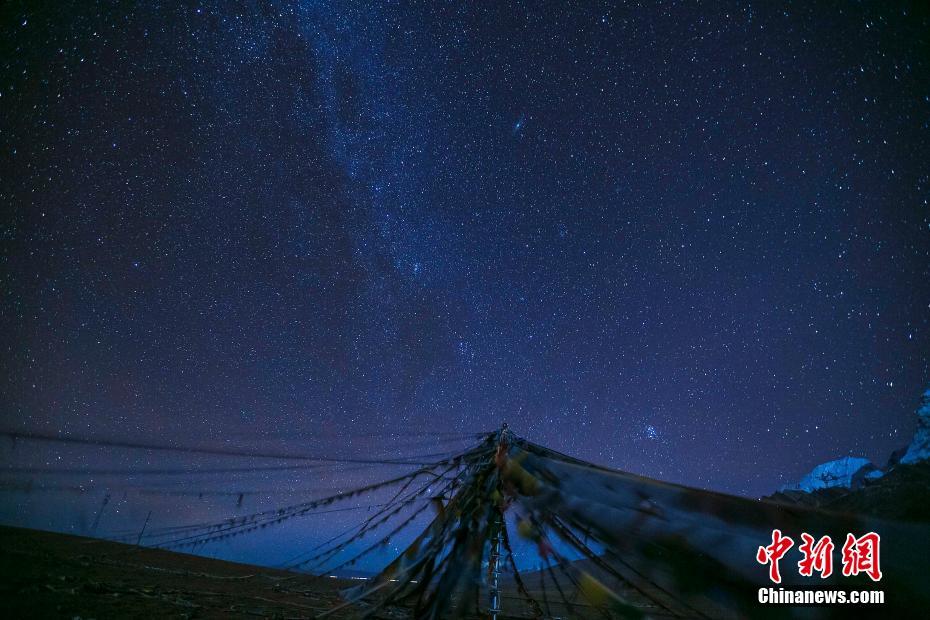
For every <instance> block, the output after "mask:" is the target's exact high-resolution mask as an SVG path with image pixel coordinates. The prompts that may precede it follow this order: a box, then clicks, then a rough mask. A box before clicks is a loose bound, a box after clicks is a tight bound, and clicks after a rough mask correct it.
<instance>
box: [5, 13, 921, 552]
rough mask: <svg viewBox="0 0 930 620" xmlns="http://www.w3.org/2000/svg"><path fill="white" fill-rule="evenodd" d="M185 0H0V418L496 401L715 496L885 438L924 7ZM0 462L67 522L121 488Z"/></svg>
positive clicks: (914, 181) (279, 440)
mask: <svg viewBox="0 0 930 620" xmlns="http://www.w3.org/2000/svg"><path fill="white" fill-rule="evenodd" d="M182 4H184V6H183V7H180V8H179V7H175V6H173V5H174V3H166V4H161V3H138V4H136V3H126V2H114V3H109V2H73V3H66V2H61V3H58V2H55V3H44V4H40V3H15V2H14V3H6V4H5V5H4V7H3V9H0V11H2V22H0V50H2V52H0V111H2V112H0V146H2V150H0V203H2V205H3V209H2V211H3V214H4V215H3V217H2V221H0V224H2V228H0V233H2V242H0V248H2V249H0V252H2V254H0V277H2V291H3V293H2V298H0V304H2V306H0V308H2V316H0V347H2V349H0V350H2V359H0V399H2V402H0V405H2V409H0V416H2V417H0V423H2V424H0V426H2V428H3V429H4V430H11V429H12V430H17V431H31V432H37V433H48V434H60V435H75V436H82V437H96V438H108V439H111V440H125V441H133V440H141V439H144V440H145V441H149V442H159V443H162V444H165V445H191V444H196V445H201V446H215V445H236V446H250V447H251V448H253V449H259V448H261V449H280V448H282V447H287V448H288V449H294V448H295V447H300V446H303V447H304V448H306V449H307V450H309V451H311V452H313V451H315V453H318V454H323V453H325V454H327V455H334V456H352V455H358V454H373V455H374V454H377V455H382V456H385V457H399V456H404V455H408V454H415V453H417V452H430V451H432V452H437V451H442V450H445V449H448V448H449V445H448V444H444V445H439V441H438V440H434V439H431V437H434V435H430V433H450V434H451V433H462V434H465V433H475V432H480V431H486V430H492V429H494V428H497V427H499V426H500V424H501V423H502V422H505V421H506V422H508V423H509V424H510V426H511V427H512V428H513V429H514V430H515V431H516V432H517V433H518V434H520V435H523V436H526V437H528V438H530V439H532V440H534V441H536V442H538V443H541V444H544V445H547V446H550V447H552V448H555V449H557V450H560V451H563V452H566V453H569V454H572V455H574V456H578V457H580V458H583V459H586V460H590V461H594V462H597V463H600V464H604V465H608V466H611V467H616V468H620V469H624V470H628V471H632V472H635V473H640V474H645V475H649V476H653V477H657V478H661V479H664V480H670V481H674V482H681V483H685V484H690V485H696V486H700V487H704V488H713V489H717V490H722V491H727V492H732V493H738V494H745V495H750V496H759V495H762V494H767V493H770V492H772V491H774V490H775V489H776V488H778V487H779V486H780V485H782V484H785V483H788V482H794V481H797V480H798V479H800V478H801V477H802V476H803V475H804V473H806V472H807V471H809V470H810V469H811V468H812V467H813V466H814V465H816V464H817V463H820V462H822V461H825V460H828V459H831V458H836V457H838V456H842V455H847V454H852V455H857V456H858V455H861V456H865V457H867V458H870V459H873V460H874V461H875V462H876V463H879V464H882V463H884V462H885V460H886V459H887V457H888V455H889V454H890V453H891V451H892V450H894V449H897V448H899V447H901V446H903V445H906V444H907V442H908V441H909V439H910V436H911V434H912V433H913V430H914V427H915V423H916V421H915V417H914V413H913V412H914V409H915V408H916V406H917V402H918V399H919V395H920V394H921V393H922V391H923V390H924V389H925V387H926V385H927V382H928V380H930V366H928V357H927V351H930V329H928V328H930V326H928V318H930V285H928V282H930V207H928V200H930V168H928V166H927V164H926V162H927V161H930V11H928V10H927V8H926V5H924V4H923V3H919V2H914V3H909V2H905V3H899V2H884V1H876V2H814V3H812V2H787V3H774V2H765V3H763V2H754V3H730V2H712V3H711V2H704V3H699V2H642V3H601V2H578V3H574V2H551V3H542V4H535V3H505V2H500V3H498V2H480V3H467V2H455V3H453V2H420V3H406V2H389V3H384V4H383V5H381V6H365V4H367V3H356V2H340V1H326V0H324V1H319V2H303V1H296V2H268V3H266V2H248V1H242V2H213V3H211V2H201V3H195V2H191V3H182ZM371 4H372V5H374V3H371ZM6 444H7V445H5V446H4V447H3V451H2V452H0V462H2V463H4V464H5V465H6V466H8V467H13V466H17V467H19V466H23V465H32V466H49V465H57V466H64V467H76V468H81V467H83V468H94V467H103V466H105V467H111V466H121V467H143V466H146V467H148V466H151V467H168V466H171V465H172V464H176V463H177V462H178V461H179V459H181V457H179V456H177V455H171V454H166V453H154V452H150V451H138V450H135V451H133V450H117V449H108V450H103V449H95V448H93V447H87V446H85V447H80V446H60V445H57V444H51V443H40V442H37V443H28V442H27V443H21V444H13V443H10V442H6ZM183 458H184V459H188V460H190V459H194V457H193V456H190V457H187V456H185V457H183ZM181 460H183V459H181ZM220 461H222V462H223V463H225V464H226V465H229V464H230V461H229V460H228V459H227V460H223V459H221V458H218V457H217V458H214V459H212V460H211V461H210V463H213V464H216V463H219V462H220ZM185 462H187V461H185ZM191 462H193V461H191ZM198 463H201V464H202V463H203V461H198ZM235 463H236V464H237V465H238V466H242V465H249V463H244V464H243V463H242V462H241V460H240V461H236V462H235ZM261 463H267V462H266V461H261ZM261 463H260V464H261ZM362 473H364V472H362ZM369 473H370V474H371V476H372V477H373V478H377V477H378V475H377V473H376V472H374V473H373V472H369ZM366 475H367V474H366ZM328 476H329V477H328V478H326V480H323V481H322V482H321V481H320V480H319V479H313V480H309V479H308V478H307V477H301V475H300V474H299V473H294V472H289V473H284V474H282V473H281V472H277V473H275V472H270V473H269V472H265V473H262V474H261V476H260V477H258V478H252V479H250V481H249V482H248V484H249V485H251V486H252V487H254V486H256V485H259V486H261V487H262V489H264V490H265V491H266V492H267V495H266V496H265V497H264V498H263V500H264V501H266V502H270V503H271V504H273V503H274V502H275V501H278V500H277V499H276V498H275V497H274V493H273V490H274V489H279V490H280V489H289V490H291V491H295V490H298V489H302V488H306V487H314V485H316V486H319V485H320V484H324V485H328V486H332V485H336V486H338V485H339V484H340V483H344V482H345V480H344V479H343V478H340V477H339V472H338V471H334V472H331V473H330V474H329V475H328ZM353 476H355V477H358V476H362V474H361V473H359V472H358V471H356V472H355V474H353ZM362 477H364V476H362ZM155 478H156V479H155V480H153V479H152V477H151V476H149V477H146V478H145V483H144V484H145V485H150V486H159V485H162V486H164V485H169V486H171V485H174V486H173V487H172V488H174V487H176V486H177V481H176V480H175V481H172V480H167V479H165V480H161V479H157V476H156V477H155ZM355 479H356V478H353V480H355ZM5 480H6V481H8V482H9V481H17V483H24V482H28V481H30V480H31V481H32V482H33V483H36V484H43V483H45V484H52V483H54V484H60V485H61V484H64V485H67V484H77V483H78V482H79V483H80V484H81V485H84V486H85V487H86V488H87V489H90V491H92V492H91V493H90V494H88V493H82V494H80V495H75V494H73V493H71V494H69V493H66V492H60V493H55V492H46V493H39V494H36V493H32V494H22V493H19V494H17V493H11V492H9V490H4V491H3V492H2V495H0V518H2V520H3V521H4V522H7V523H17V524H20V525H31V526H33V527H51V528H55V529H65V530H70V531H76V532H81V533H87V531H88V527H89V525H88V524H89V522H90V520H92V519H93V513H94V511H96V510H97V507H98V504H99V502H100V495H101V494H102V493H103V490H102V489H103V488H104V487H106V488H110V489H115V488H117V487H118V486H119V484H120V481H119V480H118V479H113V478H109V479H100V478H99V477H97V478H95V477H85V478H80V479H76V478H74V477H73V476H72V477H71V478H69V479H68V480H67V481H65V482H62V480H60V479H57V478H36V477H34V476H33V477H31V478H30V477H29V476H25V477H24V476H22V475H19V476H18V477H17V476H12V475H6V476H5ZM195 482H196V483H197V484H200V485H201V487H198V490H202V487H204V485H206V487H209V490H212V491H216V492H217V493H221V492H235V491H237V490H238V488H239V487H238V486H237V485H239V484H240V483H239V482H238V481H237V478H236V476H229V475H224V476H222V477H219V478H216V477H215V478H207V479H205V481H204V480H200V479H198V480H197V481H195ZM136 483H138V481H136ZM139 484H141V483H139ZM192 484H193V483H192ZM243 484H244V483H243ZM301 485H303V486H301ZM269 489H271V490H269ZM122 497H124V498H125V496H122ZM199 500H201V502H203V501H205V500H204V499H203V497H202V496H200V497H199ZM133 501H136V500H132V501H130V500H129V499H126V500H125V502H124V503H126V504H127V506H126V507H125V511H126V512H128V513H131V514H132V515H133V518H134V519H136V520H141V518H142V517H144V515H145V513H146V512H147V510H148V509H149V505H143V504H138V503H136V504H133ZM151 501H157V502H167V501H168V500H166V499H165V498H160V499H157V500H156V499H152V500H151ZM172 501H173V502H174V504H173V506H174V507H173V508H171V509H170V510H169V509H168V508H164V509H163V510H161V511H160V512H159V517H160V518H162V517H163V519H164V521H165V522H166V523H167V522H172V523H178V522H184V520H185V518H186V517H192V516H193V515H194V513H196V514H197V515H198V516H208V515H212V516H213V517H216V518H222V517H224V516H227V513H229V512H232V511H235V509H236V507H235V505H234V504H232V503H230V502H229V501H225V500H224V501H225V503H223V502H222V501H218V503H217V504H215V505H214V504H209V506H207V507H203V506H201V507H198V508H196V509H195V508H191V507H190V505H189V504H190V503H191V502H193V500H192V499H191V498H187V499H186V500H184V501H186V502H188V503H184V501H181V499H179V498H178V497H174V498H173V500H172ZM159 505H160V504H156V506H159ZM62 507H65V508H67V510H62ZM253 507H254V504H253ZM224 511H225V512H224ZM140 514H141V515H142V517H140V516H139V515H140ZM133 522H134V523H135V521H133ZM104 525H106V524H104ZM104 525H101V528H103V527H104ZM114 525H115V524H114ZM255 554H258V555H255ZM255 554H253V555H252V556H248V557H249V558H251V559H255V558H256V557H257V558H258V559H259V560H261V559H262V556H261V555H260V553H259V552H258V551H256V552H255ZM243 557H245V556H243Z"/></svg>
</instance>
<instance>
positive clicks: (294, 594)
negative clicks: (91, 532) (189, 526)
mask: <svg viewBox="0 0 930 620" xmlns="http://www.w3.org/2000/svg"><path fill="white" fill-rule="evenodd" d="M350 583H352V582H348V581H342V580H336V579H317V578H314V577H310V576H306V575H297V574H295V573H288V572H284V571H278V570H273V569H268V568H262V567H258V566H250V565H246V564H235V563H233V562H224V561H220V560H211V559H207V558H202V557H199V556H193V555H186V554H180V553H172V552H168V551H161V550H156V549H142V548H139V547H134V546H131V545H122V544H118V543H112V542H107V541H100V540H95V539H90V538H82V537H77V536H68V535H64V534H54V533H50V532H39V531H36V530H26V529H19V528H11V527H0V596H2V600H3V601H4V608H5V609H4V613H3V616H4V617H6V618H68V619H74V618H81V619H83V620H86V619H89V618H97V619H103V618H312V617H314V616H315V615H317V613H319V612H321V611H323V610H325V609H328V608H330V607H332V606H333V604H334V603H335V602H336V601H337V600H338V590H339V589H340V588H342V587H345V586H347V585H349V584H350ZM333 617H335V618H345V617H348V616H345V615H343V616H338V615H336V616H333Z"/></svg>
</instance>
